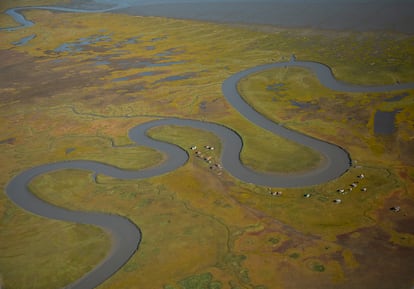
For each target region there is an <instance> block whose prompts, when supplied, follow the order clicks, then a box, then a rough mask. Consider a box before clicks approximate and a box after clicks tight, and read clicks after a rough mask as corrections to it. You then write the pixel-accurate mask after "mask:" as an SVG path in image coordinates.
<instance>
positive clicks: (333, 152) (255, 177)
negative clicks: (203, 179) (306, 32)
mask: <svg viewBox="0 0 414 289" xmlns="http://www.w3.org/2000/svg"><path fill="white" fill-rule="evenodd" d="M32 8H35V9H49V10H55V11H70V12H90V11H89V10H77V9H69V8H56V7H31V8H30V9H32ZM24 9H29V8H14V9H11V10H8V11H9V12H8V14H9V15H10V16H12V17H13V18H14V19H15V20H16V21H17V22H19V23H20V24H21V25H33V23H32V22H30V21H28V20H26V19H25V18H24V17H23V16H22V15H21V14H20V13H18V12H19V11H21V10H24ZM105 11H109V10H108V9H106V10H100V11H99V12H105ZM95 12H98V11H95ZM8 29H11V28H8ZM286 66H298V67H303V68H306V69H310V70H312V71H313V72H314V73H315V74H316V76H317V77H318V79H319V80H320V82H321V83H322V84H323V85H325V86H327V87H329V88H331V89H334V90H338V91H347V92H380V91H390V90H394V89H397V90H400V89H412V88H414V83H408V84H400V85H386V86H356V85H350V84H346V83H343V82H340V81H338V80H336V79H335V78H334V76H333V74H332V72H331V69H330V68H329V67H328V66H326V65H324V64H321V63H316V62H311V61H296V60H295V59H294V58H292V60H291V61H287V62H277V63H271V64H267V65H261V66H256V67H253V68H250V69H247V70H245V71H242V72H239V73H236V74H234V75H232V76H231V77H229V78H228V79H227V80H225V81H224V83H223V86H222V91H223V95H224V97H225V98H226V99H227V101H228V102H229V103H230V104H231V105H232V106H233V107H234V108H235V109H236V110H237V111H239V112H240V114H241V115H242V116H243V117H245V118H247V119H248V120H249V121H251V122H253V123H254V124H256V125H257V126H259V127H261V128H263V129H266V130H269V131H271V132H272V133H275V134H277V135H279V136H282V137H285V138H287V139H289V140H292V141H295V142H297V143H299V144H301V145H304V146H307V147H309V148H311V149H313V150H315V151H318V152H319V153H320V154H322V155H323V156H324V158H325V160H326V161H325V162H323V164H322V165H321V166H319V167H317V168H315V169H312V170H310V171H308V172H305V173H300V174H289V175H286V174H283V175H282V174H280V175H278V174H264V173H259V172H255V171H253V170H251V169H249V168H246V167H245V166H243V164H242V163H241V162H240V152H241V150H242V145H243V143H242V139H241V137H240V136H239V134H238V133H237V132H235V131H234V130H232V129H230V128H228V127H226V126H223V125H221V124H217V123H211V122H204V121H199V120H192V119H179V118H164V119H158V120H154V121H150V122H147V123H144V124H141V125H138V126H136V127H133V128H132V129H130V131H129V138H130V139H131V140H132V141H134V142H135V143H136V144H137V145H144V146H149V147H152V148H155V149H157V150H159V151H161V152H163V153H164V154H165V155H167V156H168V158H167V159H166V161H164V162H163V163H161V164H159V165H158V166H156V167H151V168H148V169H143V170H138V171H131V170H123V169H120V168H117V167H113V166H111V165H108V164H104V163H100V162H95V161H88V160H76V161H63V162H57V163H49V164H44V165H41V166H37V167H33V168H30V169H28V170H26V171H23V172H21V173H19V174H18V175H16V176H15V177H14V178H13V179H12V180H10V182H9V183H8V185H7V187H6V194H7V196H8V197H9V198H10V199H11V200H12V201H13V202H14V203H15V204H16V205H17V206H19V207H21V208H22V209H24V210H27V211H29V212H31V213H34V214H37V215H40V216H43V217H46V218H51V219H57V220H62V221H67V222H76V223H82V224H91V225H95V226H98V227H101V228H103V229H104V230H106V231H108V232H110V233H111V236H112V237H113V244H112V250H111V251H110V252H109V253H108V255H107V256H106V258H105V259H104V260H103V261H102V262H101V263H100V264H98V265H97V266H96V267H95V268H94V269H93V270H92V271H90V272H88V273H86V275H84V276H83V277H82V278H81V279H79V280H77V281H76V282H74V283H73V284H70V285H68V286H67V288H77V289H85V288H95V287H97V286H98V285H99V284H101V283H102V282H104V281H105V280H106V279H108V278H109V277H110V276H111V275H112V274H114V273H115V272H116V271H117V270H119V269H120V268H121V267H122V266H123V265H124V264H125V263H126V262H127V261H128V259H129V258H130V257H131V256H132V255H133V254H134V252H135V251H136V250H137V249H138V246H139V244H140V241H141V232H140V230H139V228H138V227H137V226H136V225H135V224H134V223H132V222H131V221H130V220H128V219H127V218H125V217H121V216H118V215H110V214H103V213H98V212H81V211H73V210H70V209H65V208H61V207H57V206H54V205H53V204H50V203H47V202H45V201H43V200H42V199H40V198H38V197H36V196H35V195H34V194H32V192H31V191H30V190H29V189H28V184H29V183H30V182H31V181H32V180H33V179H34V178H35V177H37V176H40V175H42V174H46V173H49V172H52V171H57V170H66V169H79V170H87V171H91V172H94V173H95V174H103V175H106V176H111V177H114V178H119V179H143V178H149V177H153V176H157V175H161V174H166V173H168V172H171V171H173V170H175V169H177V168H179V167H181V166H183V165H185V163H186V162H187V160H188V153H187V152H186V150H184V149H182V148H180V147H178V146H176V145H174V144H170V143H165V142H162V141H158V140H155V139H151V138H150V137H148V135H147V131H148V130H149V129H151V128H154V127H157V126H163V125H178V126H189V127H193V128H198V129H202V130H206V131H210V132H212V133H214V134H216V135H217V136H218V137H219V138H220V140H221V142H222V147H223V149H222V154H221V163H222V166H223V168H224V169H226V170H227V171H228V172H229V173H230V174H232V175H233V176H234V177H236V178H238V179H240V180H242V181H245V182H249V183H254V184H258V185H265V186H273V187H298V186H310V185H315V184H320V183H324V182H327V181H330V180H332V179H335V178H337V177H339V176H341V175H342V174H343V173H344V172H345V171H347V170H348V168H349V166H350V162H351V159H350V156H349V154H348V153H347V152H346V151H345V150H344V149H342V148H340V147H338V146H336V145H334V144H331V143H327V142H324V141H322V140H318V139H315V138H313V137H310V136H307V135H304V134H301V133H299V132H295V131H292V130H289V129H288V128H285V127H283V126H281V125H278V124H277V123H274V122H272V121H270V120H269V119H267V118H266V117H264V116H263V115H261V114H259V113H258V112H257V111H256V110H254V109H253V108H252V107H251V106H250V105H249V104H247V103H246V102H245V101H244V100H243V98H242V97H241V96H240V94H239V92H238V90H237V83H238V82H239V81H240V80H241V79H242V78H244V77H246V76H248V75H250V74H252V73H257V72H260V71H263V70H267V69H271V68H277V67H286Z"/></svg>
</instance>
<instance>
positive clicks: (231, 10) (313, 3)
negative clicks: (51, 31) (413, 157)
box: [74, 0, 414, 34]
mask: <svg viewBox="0 0 414 289" xmlns="http://www.w3.org/2000/svg"><path fill="white" fill-rule="evenodd" d="M76 2H78V3H81V1H80V0H78V1H74V3H76ZM94 2H95V3H96V4H97V5H104V6H106V7H108V6H110V5H120V6H123V7H128V8H121V9H117V10H116V12H120V13H126V14H133V15H142V16H163V17H171V18H180V19H194V20H203V21H212V22H221V23H244V24H261V25H273V26H279V27H286V28H287V27H293V28H315V29H330V30H353V31H375V30H382V31H393V32H401V33H407V34H413V33H414V17H412V11H414V1H413V0H377V1H374V0H329V1H328V0H267V1H266V0H259V1H253V0H224V1H217V0H182V1H180V0H155V1H149V0H123V1H114V0H95V1H94Z"/></svg>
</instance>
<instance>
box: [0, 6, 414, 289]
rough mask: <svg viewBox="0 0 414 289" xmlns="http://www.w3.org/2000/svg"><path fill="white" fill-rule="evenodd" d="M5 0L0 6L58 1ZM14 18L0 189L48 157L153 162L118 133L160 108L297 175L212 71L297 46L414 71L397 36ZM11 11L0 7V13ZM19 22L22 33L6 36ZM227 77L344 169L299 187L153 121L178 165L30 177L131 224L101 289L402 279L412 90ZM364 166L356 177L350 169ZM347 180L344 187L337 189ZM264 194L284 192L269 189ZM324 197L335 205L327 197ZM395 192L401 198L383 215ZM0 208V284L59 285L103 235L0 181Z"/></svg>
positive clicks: (43, 14) (303, 166)
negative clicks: (178, 156) (122, 255)
mask: <svg viewBox="0 0 414 289" xmlns="http://www.w3.org/2000/svg"><path fill="white" fill-rule="evenodd" d="M3 2H5V4H4V6H2V8H3V7H4V9H5V8H8V7H12V6H28V5H34V3H33V2H36V5H43V4H53V3H56V1H3ZM60 3H62V2H60ZM2 5H3V4H2ZM24 15H25V16H26V17H27V18H28V19H30V20H31V21H33V22H35V23H36V24H35V25H34V26H32V27H28V28H22V29H18V30H15V31H0V37H1V39H2V41H1V42H0V79H2V81H1V82H0V95H1V104H0V147H1V152H0V163H1V164H2V165H1V166H0V184H1V187H3V188H5V187H6V185H7V183H8V181H9V180H10V179H11V178H12V177H13V176H15V175H16V174H18V173H19V172H22V171H24V170H25V169H27V168H30V167H33V166H36V165H41V164H45V163H52V162H59V161H64V160H77V159H88V160H96V161H100V162H104V163H108V164H112V165H115V166H117V167H121V168H125V169H131V170H138V169H142V168H145V167H150V166H156V165H157V164H159V163H160V162H162V161H163V160H164V159H165V156H164V155H163V154H161V153H159V152H158V151H156V150H154V149H151V148H147V147H143V146H139V144H135V143H132V142H131V140H129V138H128V136H127V133H128V130H129V129H130V128H132V127H134V126H136V125H138V124H140V123H144V122H147V121H150V120H153V119H157V118H163V117H180V118H189V119H199V120H206V121H211V122H216V123H220V124H223V125H225V126H227V127H229V128H231V129H233V130H235V131H237V132H238V133H239V134H240V136H241V137H242V139H243V144H244V147H243V151H242V153H241V160H242V162H243V163H244V164H245V165H246V166H248V167H250V168H253V169H255V170H258V171H262V172H268V173H271V172H282V173H286V174H288V173H301V172H302V171H306V170H309V169H312V168H314V167H316V166H318V165H319V164H320V162H323V161H324V160H323V158H321V157H320V156H319V155H318V154H317V153H316V152H314V151H312V150H309V149H306V148H304V147H302V146H300V145H297V144H294V143H292V142H290V141H286V140H284V139H282V138H280V137H277V136H274V135H272V134H270V133H269V132H267V131H265V130H262V129H260V128H258V127H256V126H255V125H253V124H251V123H249V122H248V121H247V120H246V119H244V118H243V117H242V116H241V115H240V114H239V113H238V112H237V111H236V110H235V109H234V108H232V107H231V106H230V105H229V104H228V103H227V102H226V100H225V99H224V97H223V95H222V92H221V84H222V83H223V81H224V80H225V79H226V78H227V77H229V76H230V75H232V74H234V73H236V72H238V71H241V70H244V69H247V68H249V67H252V66H256V65H260V64H265V63H270V62H275V61H283V60H285V61H286V60H288V59H290V57H291V55H292V54H295V56H296V57H297V59H298V60H312V61H317V62H321V63H325V64H327V65H329V66H330V67H331V68H332V71H333V73H334V74H335V77H336V78H338V79H340V80H341V81H344V82H348V83H354V84H366V85H369V84H371V85H372V84H392V83H396V82H401V83H403V82H410V81H411V82H413V81H414V80H413V77H412V76H413V75H414V63H413V62H414V46H413V41H414V38H413V36H410V35H402V34H397V33H391V32H363V33H354V32H349V31H348V32H347V31H335V32H334V31H314V30H304V29H278V28H275V27H263V26H244V25H243V26H239V25H224V24H214V23H207V22H200V21H188V20H176V19H167V18H158V17H137V16H127V15H119V14H110V13H107V14H93V13H91V14H81V13H57V12H50V11H46V10H27V11H24ZM12 24H13V21H12V20H11V19H10V18H8V17H6V16H5V15H4V14H2V16H1V17H0V25H1V26H10V25H12ZM29 35H35V37H34V38H33V39H32V40H30V41H29V42H27V43H26V44H22V45H18V44H16V43H18V42H19V41H20V40H21V39H22V38H24V37H27V36H29ZM238 88H239V90H240V92H241V93H242V96H243V97H244V98H245V100H246V101H247V102H248V103H249V104H250V105H251V106H253V107H254V108H255V109H256V110H257V111H259V112H261V113H262V114H264V115H265V116H267V117H268V118H270V119H272V120H274V121H275V122H278V123H281V124H283V125H284V126H286V127H289V128H292V129H294V130H298V131H301V132H303V133H306V134H309V135H311V136H313V137H316V138H320V139H323V140H326V141H328V142H332V143H335V144H338V145H339V146H341V147H343V148H345V149H346V150H347V151H348V152H349V153H350V156H351V158H352V160H353V166H352V167H351V168H350V170H349V171H347V172H346V173H345V174H344V175H343V176H341V177H340V178H338V179H336V180H333V181H331V182H328V183H325V184H320V185H316V186H312V187H303V188H292V189H285V188H267V187H262V186H257V185H253V184H248V183H243V182H241V181H240V180H238V179H235V178H234V177H233V176H231V175H230V174H228V173H227V172H226V171H217V170H211V169H209V166H208V164H206V163H205V162H204V161H202V160H200V159H199V158H197V157H195V155H194V153H193V152H192V151H191V150H190V149H189V148H190V147H191V146H193V145H197V146H199V147H201V148H202V147H203V146H204V145H212V146H214V147H215V148H216V149H215V150H214V151H210V152H207V151H205V152H204V151H203V153H205V154H207V153H208V154H209V156H211V157H212V158H213V159H214V160H215V161H217V162H219V156H220V153H221V144H220V141H219V139H218V138H217V137H216V136H215V135H213V134H211V133H207V132H204V131H200V130H197V129H193V128H188V127H178V126H164V127H158V128H154V129H152V130H151V131H150V132H149V135H150V136H151V137H153V138H156V139H159V140H164V141H167V142H170V143H174V144H177V145H179V146H181V147H183V148H184V149H186V150H188V154H189V161H188V162H187V163H186V164H185V165H184V166H183V167H181V168H179V169H177V170H175V171H173V172H171V173H168V174H165V175H161V176H157V177H152V178H148V179H143V180H128V181H124V180H118V179H113V178H110V177H107V176H104V175H98V176H97V177H96V178H94V177H93V175H92V172H88V171H81V170H62V171H56V172H52V173H49V174H45V175H42V176H39V177H37V178H36V179H34V180H33V182H31V183H30V184H29V187H30V188H31V190H32V191H33V193H34V194H36V195H37V196H39V197H40V198H42V199H44V200H46V201H48V202H51V203H53V204H55V205H58V206H62V207H65V208H69V209H73V210H85V211H101V212H108V213H113V214H119V215H122V216H126V217H128V218H129V219H130V220H132V221H133V222H134V223H135V224H137V225H138V226H139V227H140V228H141V230H142V233H143V239H142V242H141V244H140V247H139V250H138V251H137V253H136V254H135V255H133V256H132V257H131V259H130V260H129V261H128V262H127V264H126V265H125V266H124V267H122V269H121V270H120V271H119V272H117V273H116V274H115V275H114V276H112V277H111V278H110V279H108V280H107V281H106V282H104V283H103V284H102V285H101V286H100V287H99V288H102V289H110V288H160V289H173V288H174V289H190V288H191V289H192V288H214V289H215V288H223V289H235V288H254V289H264V288H267V289H275V288H305V287H306V288H332V287H335V288H355V286H356V285H355V284H357V285H361V284H363V287H364V288H390V286H391V284H393V285H395V286H396V287H395V288H402V287H406V288H408V287H409V286H410V285H413V282H414V280H413V279H412V276H413V274H412V273H413V272H412V264H413V262H414V235H413V233H414V232H413V230H412V223H413V220H414V210H413V209H414V197H413V194H412V192H413V191H414V169H413V167H414V151H413V147H414V136H413V131H414V130H413V128H414V90H406V91H393V92H389V93H365V94H364V93H343V92H337V91H332V90H330V89H327V88H325V87H323V86H322V85H321V84H320V83H319V82H318V80H317V79H316V77H315V76H314V75H313V74H312V73H311V72H309V71H307V70H305V69H300V68H292V67H290V68H281V69H272V70H268V71H264V72H261V73H258V74H254V75H251V76H249V77H247V78H245V79H243V80H242V81H241V82H240V83H239V87H238ZM377 111H396V112H398V113H396V119H395V126H396V129H395V131H394V132H393V133H391V134H389V135H381V134H376V133H375V130H374V121H375V114H376V112H377ZM362 173H363V174H364V175H365V178H364V179H358V178H357V176H358V175H360V174H362ZM356 181H358V182H359V183H358V188H356V189H354V190H353V191H352V192H351V191H349V188H350V184H351V183H353V182H356ZM362 187H365V188H366V189H367V190H366V191H362V190H361V188H362ZM338 189H345V190H346V191H347V192H348V193H347V194H344V195H342V194H340V193H338V192H337V190H338ZM269 190H272V191H276V190H277V191H282V192H283V194H282V195H281V196H278V197H275V196H272V195H270V194H269ZM410 192H411V193H410ZM305 194H310V195H311V197H310V198H304V195H305ZM337 198H340V199H341V200H342V202H341V203H340V204H335V203H333V200H334V199H337ZM394 206H399V207H400V208H401V211H400V212H393V211H391V210H390V208H391V207H394ZM0 221H1V230H0V244H1V245H0V280H2V282H3V283H4V288H8V289H12V288H19V289H20V288H21V289H26V288H30V289H35V288H39V289H40V288H61V287H63V286H65V285H67V284H68V283H70V282H73V281H75V280H77V279H78V278H80V277H81V276H82V275H83V274H85V273H86V272H87V271H89V270H91V269H92V268H93V267H94V266H95V265H96V264H98V263H99V262H100V260H102V258H104V256H105V255H106V254H107V253H108V252H109V250H110V246H111V236H110V235H108V234H106V232H104V231H102V230H101V229H99V228H95V227H91V226H87V225H79V224H70V223H64V222H58V221H55V220H49V219H45V218H42V217H39V216H35V215H33V214H30V213H28V212H26V211H23V210H22V209H20V208H18V207H17V206H15V205H14V204H13V203H12V202H11V201H10V200H9V199H8V198H7V196H6V195H5V194H1V195H0ZM391 247H392V248H393V250H389V248H391ZM379 260H381V262H379ZM390 264H394V265H393V266H390ZM299 276H300V277H299ZM378 276H382V278H379V277H378ZM0 282H1V281H0ZM0 284H1V283H0ZM312 284H313V285H312ZM312 286H313V287H312Z"/></svg>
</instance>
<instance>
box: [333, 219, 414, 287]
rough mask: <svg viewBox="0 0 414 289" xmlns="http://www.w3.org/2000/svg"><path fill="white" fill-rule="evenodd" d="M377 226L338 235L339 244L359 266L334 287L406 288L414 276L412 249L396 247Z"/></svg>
mask: <svg viewBox="0 0 414 289" xmlns="http://www.w3.org/2000/svg"><path fill="white" fill-rule="evenodd" d="M390 237H391V236H390V235H389V234H388V233H386V232H385V231H384V230H382V229H381V228H379V227H378V226H373V227H367V228H362V229H358V230H356V231H354V232H351V233H347V234H343V235H339V236H338V238H337V240H338V243H339V244H340V245H342V246H344V247H345V248H348V249H349V250H351V251H352V252H353V254H354V256H355V258H356V260H357V262H358V263H359V266H358V267H357V268H354V269H353V270H351V271H350V272H348V274H347V275H348V278H347V280H346V282H345V283H344V284H338V286H336V287H335V288H376V289H389V288H409V287H410V286H411V285H412V281H413V280H412V276H413V273H414V270H413V267H412V264H414V248H412V247H405V246H399V245H397V244H395V243H392V242H391V241H390Z"/></svg>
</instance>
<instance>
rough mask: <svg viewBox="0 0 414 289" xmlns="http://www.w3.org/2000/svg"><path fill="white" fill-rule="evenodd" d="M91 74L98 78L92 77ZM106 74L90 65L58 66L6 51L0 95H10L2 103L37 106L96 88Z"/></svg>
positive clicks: (1, 57)
mask: <svg viewBox="0 0 414 289" xmlns="http://www.w3.org/2000/svg"><path fill="white" fill-rule="evenodd" d="M83 71H84V72H83ZM91 74H93V75H94V77H90V75H91ZM103 74H104V72H102V71H100V70H98V69H93V67H91V65H90V64H89V63H84V64H82V63H81V64H79V63H72V62H70V61H65V62H54V61H53V60H52V61H50V60H42V59H39V58H35V57H32V56H29V55H27V54H24V53H20V52H16V51H11V50H7V51H2V53H1V54H0V79H2V81H1V82H0V91H5V92H6V93H1V94H0V100H1V102H2V103H7V102H10V101H20V100H21V101H24V102H25V103H33V102H36V101H37V100H39V99H47V98H51V97H53V96H55V95H58V94H62V93H66V92H69V91H73V90H74V89H81V88H83V87H87V86H90V85H92V84H93V85H99V84H100V83H101V82H102V81H100V80H99V78H100V77H101V76H102V75H103ZM74 96H75V97H76V95H74Z"/></svg>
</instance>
